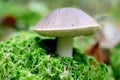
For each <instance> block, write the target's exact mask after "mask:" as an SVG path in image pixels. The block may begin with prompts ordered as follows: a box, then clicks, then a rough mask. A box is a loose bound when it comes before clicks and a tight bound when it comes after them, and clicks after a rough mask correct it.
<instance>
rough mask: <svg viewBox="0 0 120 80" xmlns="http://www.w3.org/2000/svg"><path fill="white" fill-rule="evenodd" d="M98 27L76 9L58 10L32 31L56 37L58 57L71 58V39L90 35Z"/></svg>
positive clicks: (98, 26) (98, 27) (42, 20)
mask: <svg viewBox="0 0 120 80" xmlns="http://www.w3.org/2000/svg"><path fill="white" fill-rule="evenodd" d="M98 29H100V25H99V24H98V23H97V22H96V21H95V20H94V19H93V18H91V17H90V16H89V15H88V14H86V13H85V12H83V11H82V10H80V9H77V8H69V7H68V8H60V9H57V10H55V11H53V12H51V13H49V14H48V15H47V16H45V17H44V18H43V19H41V20H40V21H39V22H38V23H37V25H35V26H34V28H33V31H35V32H37V33H38V34H40V35H43V36H49V37H58V42H57V49H56V50H57V53H58V55H59V56H67V57H72V48H73V37H75V36H80V35H85V36H87V35H91V34H93V33H94V32H96V31H97V30H98Z"/></svg>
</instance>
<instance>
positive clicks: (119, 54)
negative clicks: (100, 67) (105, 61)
mask: <svg viewBox="0 0 120 80" xmlns="http://www.w3.org/2000/svg"><path fill="white" fill-rule="evenodd" d="M111 52H112V54H111V57H110V61H111V66H112V69H113V72H114V76H115V78H116V80H119V79H120V68H119V67H120V44H118V45H117V46H116V47H115V48H114V49H112V50H111Z"/></svg>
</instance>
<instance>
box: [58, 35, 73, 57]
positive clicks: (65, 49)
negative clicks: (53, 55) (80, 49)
mask: <svg viewBox="0 0 120 80" xmlns="http://www.w3.org/2000/svg"><path fill="white" fill-rule="evenodd" d="M72 48H73V37H58V42H57V53H58V55H59V56H66V57H72Z"/></svg>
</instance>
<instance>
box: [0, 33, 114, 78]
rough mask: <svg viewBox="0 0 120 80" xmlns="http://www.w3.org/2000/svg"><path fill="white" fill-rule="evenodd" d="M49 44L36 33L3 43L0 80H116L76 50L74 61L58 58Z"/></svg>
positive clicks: (26, 34)
mask: <svg viewBox="0 0 120 80" xmlns="http://www.w3.org/2000/svg"><path fill="white" fill-rule="evenodd" d="M52 40H53V42H54V41H56V40H54V39H51V41H52ZM48 41H50V40H48ZM48 41H47V42H48ZM50 43H51V42H50ZM53 44H54V43H53ZM50 45H51V46H53V45H52V44H49V43H48V44H46V41H44V39H43V38H42V37H40V36H39V35H37V34H36V33H34V32H21V33H18V34H16V35H14V36H13V37H12V38H11V39H8V40H6V41H3V42H1V43H0V49H1V50H0V80H88V79H89V80H114V79H113V77H112V76H111V73H110V70H109V69H108V67H107V66H106V65H105V64H99V63H97V65H96V66H94V65H93V61H94V59H93V58H90V57H88V56H86V55H84V54H81V53H79V51H78V50H77V49H74V55H73V58H68V57H61V58H58V57H57V55H56V54H55V49H54V50H53V48H54V47H53V48H51V46H50ZM54 46H55V45H54ZM52 50H53V51H52ZM49 51H50V53H51V54H50V53H49Z"/></svg>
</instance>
